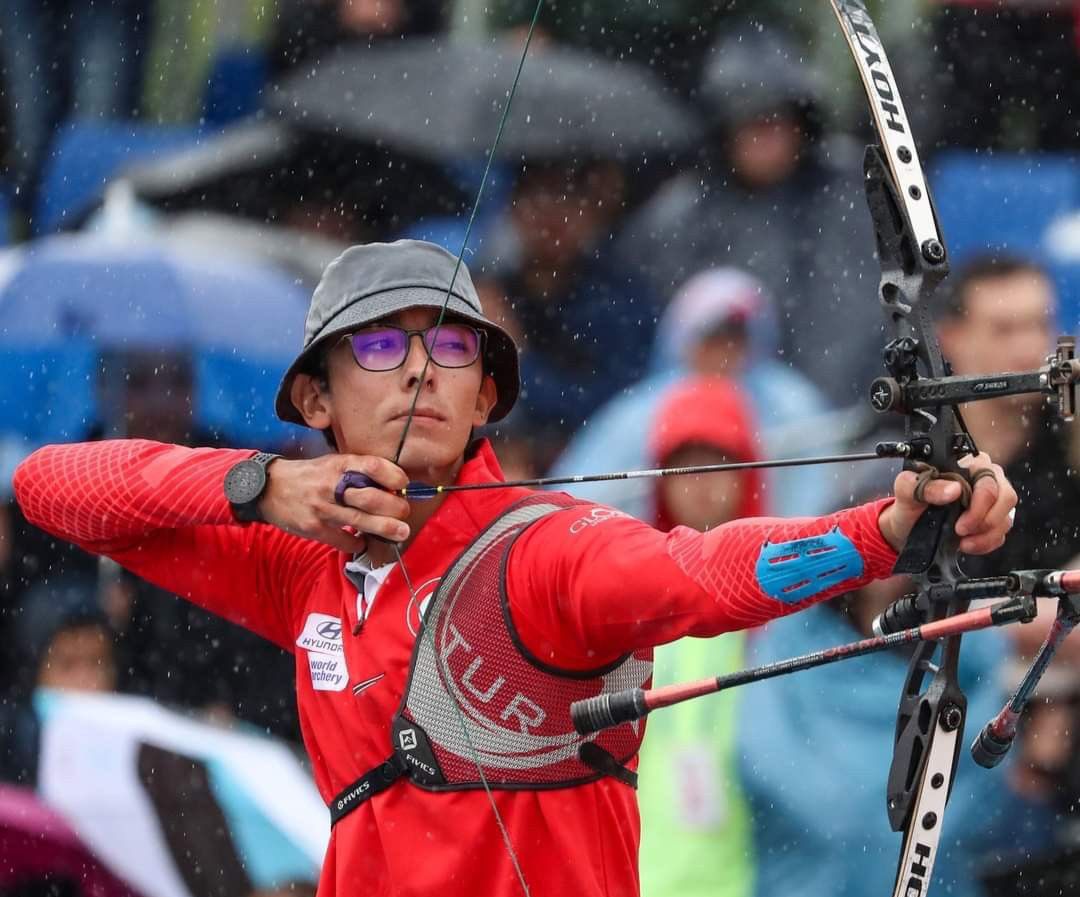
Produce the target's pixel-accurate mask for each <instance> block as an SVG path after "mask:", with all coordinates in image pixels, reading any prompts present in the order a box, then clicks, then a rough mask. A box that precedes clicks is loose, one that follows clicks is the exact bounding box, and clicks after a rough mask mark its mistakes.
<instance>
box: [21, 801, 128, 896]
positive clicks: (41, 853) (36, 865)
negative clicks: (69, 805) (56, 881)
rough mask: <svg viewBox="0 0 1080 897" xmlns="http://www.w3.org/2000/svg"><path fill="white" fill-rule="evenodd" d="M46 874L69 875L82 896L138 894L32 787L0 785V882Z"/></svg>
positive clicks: (28, 879)
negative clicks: (103, 862)
mask: <svg viewBox="0 0 1080 897" xmlns="http://www.w3.org/2000/svg"><path fill="white" fill-rule="evenodd" d="M47 877H48V878H63V879H68V880H70V881H72V882H73V883H75V884H77V885H78V886H79V888H80V891H79V893H80V894H83V895H85V897H138V895H137V894H136V892H135V891H134V890H132V889H131V888H130V887H128V885H126V884H125V883H124V882H123V881H121V880H120V879H119V878H117V877H116V876H115V875H113V874H112V873H111V872H109V870H108V869H106V868H105V867H104V866H103V865H102V864H101V862H100V861H99V860H98V859H97V858H96V857H95V856H94V854H93V853H91V851H90V850H89V848H88V847H87V846H86V845H85V844H84V843H83V842H82V841H81V840H80V839H79V836H78V835H76V834H75V832H74V830H72V828H71V827H70V826H69V825H68V824H67V822H66V821H65V820H64V818H63V817H62V816H60V815H59V814H58V813H57V812H56V811H55V810H52V809H50V808H49V807H47V806H46V805H45V804H43V803H42V802H41V800H40V799H38V797H37V796H36V795H35V794H34V793H33V792H32V791H29V790H28V789H26V788H16V787H14V786H12V785H0V888H17V887H20V886H24V885H29V884H31V883H34V882H37V881H40V880H43V879H45V878H47Z"/></svg>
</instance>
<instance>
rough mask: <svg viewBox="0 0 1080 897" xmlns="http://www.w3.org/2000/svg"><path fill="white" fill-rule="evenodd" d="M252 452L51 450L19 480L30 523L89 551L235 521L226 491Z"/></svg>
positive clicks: (106, 445)
mask: <svg viewBox="0 0 1080 897" xmlns="http://www.w3.org/2000/svg"><path fill="white" fill-rule="evenodd" d="M252 454H253V453H252V452H251V451H249V450H246V449H207V448H202V449H191V448H185V447H183V446H177V445H166V444H164V443H159V442H151V441H149V440H145V439H117V440H107V441H103V442H84V443H74V444H70V445H48V446H45V447H43V448H40V449H38V450H37V451H36V452H34V453H33V454H32V455H31V456H30V457H29V458H27V459H26V460H25V461H23V462H22V464H20V465H19V466H18V468H17V469H16V471H15V476H14V480H13V484H14V488H15V497H16V500H17V501H18V503H19V506H20V507H21V508H22V512H23V514H24V515H25V516H26V519H27V520H29V521H30V522H31V523H33V524H35V525H36V526H39V527H41V528H42V529H43V530H45V531H47V532H49V533H51V534H53V535H55V536H58V537H60V538H62V539H66V540H68V541H71V542H75V543H77V544H79V545H81V546H82V547H84V548H86V549H87V550H89V551H94V552H106V551H109V550H110V549H116V548H119V547H123V546H124V545H126V544H129V543H130V542H131V541H132V540H133V539H137V538H138V537H141V536H145V535H147V534H149V533H151V532H154V531H156V530H162V529H176V528H179V527H185V526H197V525H202V524H229V523H233V522H234V519H233V516H232V510H231V508H230V507H229V503H228V501H226V499H225V495H224V492H223V489H222V484H223V482H224V479H225V474H226V472H227V471H228V469H229V468H230V467H231V466H232V465H233V464H235V463H236V462H237V461H240V460H242V459H244V458H248V457H251V455H252Z"/></svg>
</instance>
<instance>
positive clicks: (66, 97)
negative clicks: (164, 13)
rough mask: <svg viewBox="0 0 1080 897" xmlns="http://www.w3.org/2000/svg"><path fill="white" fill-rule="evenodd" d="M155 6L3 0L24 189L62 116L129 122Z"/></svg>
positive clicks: (131, 1)
mask: <svg viewBox="0 0 1080 897" xmlns="http://www.w3.org/2000/svg"><path fill="white" fill-rule="evenodd" d="M149 11H150V2H149V0H105V2H99V3H86V2H83V0H5V2H4V3H0V61H2V63H3V85H4V94H5V97H4V100H5V105H6V107H7V108H6V118H7V121H8V123H9V126H10V128H11V134H12V139H11V141H10V144H11V145H10V147H9V150H10V155H11V159H10V162H9V164H10V168H11V170H12V171H13V172H14V175H15V179H16V184H17V186H19V187H20V188H21V189H22V190H24V191H32V190H33V188H34V186H35V185H36V181H37V176H38V172H39V170H40V168H41V165H42V162H43V160H44V156H45V152H46V150H47V148H48V144H49V140H50V138H51V135H52V131H53V128H55V127H56V125H57V124H58V123H59V122H60V121H62V120H63V119H65V118H68V117H71V118H77V119H83V120H88V121H91V120H93V121H100V120H105V119H124V118H129V117H131V116H132V115H133V114H134V113H135V108H134V107H135V103H136V98H137V96H138V92H139V88H140V83H141V74H142V43H143V36H144V35H143V32H144V29H145V25H146V22H147V18H148V15H149ZM57 60H59V63H57V62H56V61H57Z"/></svg>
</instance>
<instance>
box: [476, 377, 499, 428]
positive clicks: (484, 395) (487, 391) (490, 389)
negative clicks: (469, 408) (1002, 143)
mask: <svg viewBox="0 0 1080 897" xmlns="http://www.w3.org/2000/svg"><path fill="white" fill-rule="evenodd" d="M498 397H499V392H498V389H496V387H495V379H494V378H493V377H492V376H491V375H489V374H485V375H484V379H483V381H481V383H480V391H479V392H478V393H477V394H476V409H475V410H474V411H473V420H472V423H473V426H474V427H482V426H483V425H484V424H486V423H487V419H488V415H490V414H491V409H492V408H494V407H495V402H496V401H497V400H498Z"/></svg>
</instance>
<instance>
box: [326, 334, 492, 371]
mask: <svg viewBox="0 0 1080 897" xmlns="http://www.w3.org/2000/svg"><path fill="white" fill-rule="evenodd" d="M449 325H453V326H454V327H466V328H468V329H469V330H471V331H472V332H473V333H475V334H476V336H477V340H476V354H475V355H474V356H473V357H472V358H471V359H469V361H467V362H466V363H465V364H441V363H440V362H438V361H436V360H435V359H434V358H433V357H432V355H431V350H430V349H428V345H427V342H425V340H424V335H425V334H427V333H428V332H429V331H432V330H438V329H439V328H441V327H446V326H449ZM372 330H396V331H398V332H399V333H404V334H405V354H404V355H403V356H402V357H401V361H399V362H398V363H397V364H395V365H394V366H393V367H392V368H379V369H377V370H375V369H372V368H367V367H364V366H363V365H362V364H361V363H360V361H359V359H358V358H357V357H356V347H355V346H353V343H352V339H353V337H354V336H356V335H357V334H358V333H365V332H368V331H372ZM414 336H418V337H420V345H421V346H423V347H424V354H425V355H426V356H427V357H428V360H429V361H431V363H432V364H434V365H435V366H436V367H440V368H443V369H444V370H448V371H460V370H463V369H465V368H467V367H469V365H471V364H473V363H474V362H475V361H476V360H477V359H478V358H483V357H484V349H485V348H486V341H487V331H485V330H483V329H481V328H480V327H474V326H473V325H472V324H466V323H463V322H461V321H442V322H441V323H438V324H432V325H431V326H430V327H425V328H424V329H423V330H408V329H406V328H405V327H398V326H397V325H396V324H369V325H368V326H366V327H362V328H361V329H359V330H353V331H351V332H350V333H344V334H342V335H341V338H340V339H339V340H338V345H340V344H341V343H343V342H346V341H348V343H349V354H350V355H351V356H352V360H353V361H354V362H355V363H356V366H357V367H358V368H360V370H362V371H367V372H368V373H369V374H385V373H387V372H389V371H396V370H398V369H399V368H402V367H404V365H405V362H406V361H408V360H409V353H410V352H411V351H412V338H413V337H414Z"/></svg>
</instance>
